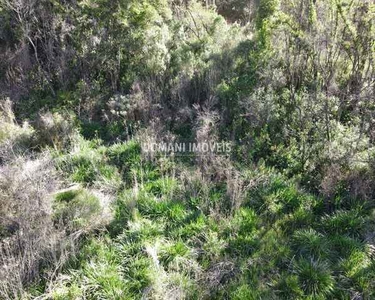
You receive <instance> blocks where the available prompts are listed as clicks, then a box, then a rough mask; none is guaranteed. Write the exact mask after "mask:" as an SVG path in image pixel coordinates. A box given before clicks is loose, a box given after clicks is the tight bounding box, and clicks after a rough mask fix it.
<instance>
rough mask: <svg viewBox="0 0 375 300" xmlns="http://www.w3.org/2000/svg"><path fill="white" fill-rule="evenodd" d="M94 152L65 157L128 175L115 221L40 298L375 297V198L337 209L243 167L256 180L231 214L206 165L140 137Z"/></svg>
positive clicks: (88, 169)
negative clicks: (150, 153)
mask: <svg viewBox="0 0 375 300" xmlns="http://www.w3.org/2000/svg"><path fill="white" fill-rule="evenodd" d="M84 149H85V150H84V151H86V152H84V151H83V152H82V151H81V152H78V153H76V154H75V155H73V156H69V159H67V158H66V157H64V156H60V159H61V161H62V162H63V163H62V166H63V169H64V166H65V167H66V166H69V168H65V169H64V170H65V171H66V172H68V174H70V176H71V178H72V179H73V180H75V181H78V182H81V183H84V184H88V185H90V184H92V183H93V182H95V181H97V180H99V179H100V180H103V178H106V179H107V180H115V181H116V180H118V179H117V178H112V177H113V176H114V175H113V174H119V175H116V176H121V177H122V178H121V180H120V181H121V184H120V186H119V187H118V190H117V199H116V201H115V203H114V215H115V217H114V220H113V221H112V223H111V224H110V225H109V226H108V230H107V231H106V232H105V233H100V234H98V235H97V236H95V237H92V238H88V239H87V240H86V241H85V244H84V246H83V248H82V251H81V252H80V255H79V256H78V257H77V258H76V259H74V260H72V261H71V263H70V264H69V265H67V266H66V268H65V271H64V272H63V273H62V274H61V275H60V276H59V277H58V278H57V279H56V280H55V281H54V282H53V283H52V284H50V285H49V286H48V288H47V289H46V288H45V287H43V288H41V287H39V288H37V289H36V290H39V292H35V293H37V294H39V293H40V291H42V292H43V293H44V296H45V297H46V298H52V299H81V298H84V299H141V298H142V297H146V298H147V299H174V298H179V299H180V298H182V299H183V298H186V299H201V298H206V299H280V298H285V299H350V298H351V297H353V296H354V295H356V294H357V293H361V294H362V295H363V296H364V297H365V299H371V298H372V297H374V296H375V294H374V291H375V287H374V282H375V264H374V261H373V260H371V258H370V251H369V248H368V245H366V243H365V242H364V239H365V234H366V232H367V230H368V228H367V227H366V224H371V223H370V222H369V221H370V219H371V218H373V213H374V212H373V209H372V208H371V206H370V204H369V203H363V202H360V201H355V199H347V198H346V197H345V194H342V195H340V196H338V197H337V199H336V202H335V205H334V206H333V208H332V209H331V212H330V213H329V214H327V213H326V205H325V201H324V199H318V198H316V197H314V196H312V195H309V194H308V193H306V192H303V191H302V190H301V189H299V188H298V187H297V186H296V184H295V183H294V182H293V181H291V180H287V179H285V178H284V177H283V176H282V175H279V174H277V173H276V172H274V171H272V170H269V169H266V168H264V167H259V168H257V169H255V170H251V171H249V172H244V173H243V174H248V175H246V176H248V177H249V178H251V179H252V180H253V181H254V182H256V184H254V185H253V187H252V188H251V189H248V190H247V192H246V195H245V197H244V200H243V202H242V204H241V207H240V208H239V209H238V210H237V211H234V212H230V211H226V209H225V207H226V202H227V201H229V200H228V197H227V193H226V188H227V187H226V186H225V184H221V183H220V182H208V181H206V182H205V181H204V178H203V177H199V176H197V175H196V174H197V173H196V172H197V170H195V169H194V168H195V167H194V166H187V165H186V164H185V165H182V164H180V163H176V162H172V161H169V160H165V159H163V160H159V161H158V160H156V161H154V162H150V161H145V160H143V159H142V158H141V154H140V148H139V146H138V145H137V144H136V143H135V142H129V143H127V144H118V145H115V146H112V147H109V148H106V147H104V146H100V145H97V144H95V143H92V144H90V145H89V146H88V147H87V148H84ZM89 153H90V155H91V156H88V155H89ZM89 157H91V158H90V159H88V158H89ZM92 157H96V159H92ZM67 162H69V163H67ZM108 170H111V171H110V172H108ZM176 171H177V172H176ZM184 171H186V172H187V174H189V175H188V177H189V178H190V179H191V180H190V182H187V181H186V180H184V179H186V174H185V175H184V174H183V173H184ZM108 174H110V175H108ZM176 174H177V175H176ZM194 174H195V175H194ZM116 176H115V177H116ZM244 176H245V175H244ZM109 177H110V178H109ZM371 214H372V215H371ZM367 226H368V225H367Z"/></svg>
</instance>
